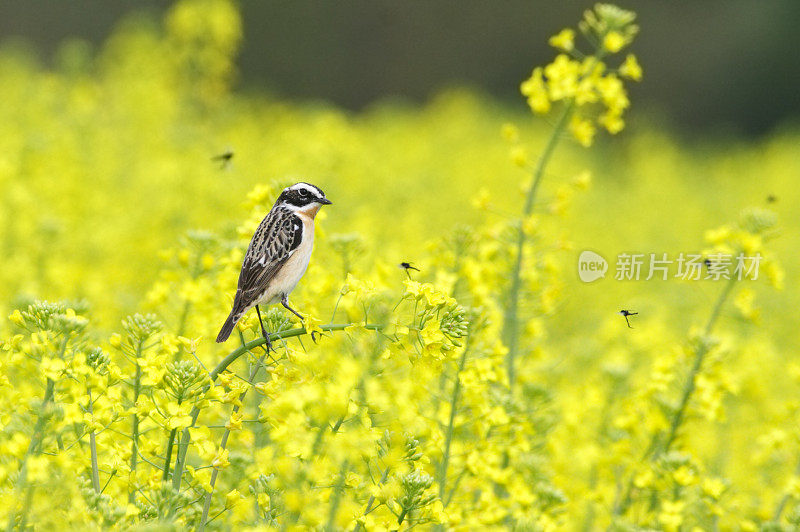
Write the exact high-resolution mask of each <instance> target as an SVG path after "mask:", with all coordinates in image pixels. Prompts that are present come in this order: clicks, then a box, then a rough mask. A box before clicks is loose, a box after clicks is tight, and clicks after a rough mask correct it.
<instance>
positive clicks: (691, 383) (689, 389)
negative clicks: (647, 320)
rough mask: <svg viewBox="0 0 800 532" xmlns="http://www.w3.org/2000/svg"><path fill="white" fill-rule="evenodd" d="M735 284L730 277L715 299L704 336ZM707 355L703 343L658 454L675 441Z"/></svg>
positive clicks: (666, 450) (709, 331)
mask: <svg viewBox="0 0 800 532" xmlns="http://www.w3.org/2000/svg"><path fill="white" fill-rule="evenodd" d="M735 284H736V278H735V277H731V279H730V280H729V281H728V282H727V283H726V284H725V288H723V289H722V293H721V294H720V295H719V297H718V298H717V302H716V304H715V305H714V310H712V311H711V317H709V319H708V323H707V324H706V328H705V330H704V332H703V335H704V336H708V335H710V334H711V331H712V330H713V329H714V325H715V324H716V323H717V320H718V319H719V314H720V312H721V311H722V306H723V305H724V304H725V301H726V300H727V299H728V296H729V295H730V293H731V291H732V290H733V286H734V285H735ZM707 354H708V347H707V344H706V343H705V342H703V343H702V344H701V345H700V347H699V348H698V349H697V353H696V354H695V357H694V364H692V371H691V372H690V373H689V379H688V380H687V381H686V386H685V387H684V389H683V393H682V394H681V402H680V404H679V406H678V411H677V412H675V417H673V418H672V423H671V424H670V427H669V433H668V435H667V439H666V440H665V441H664V448H663V449H662V450H661V453H660V454H664V453H666V452H668V451H669V449H670V447H671V446H672V443H673V442H674V441H675V437H676V436H677V434H678V429H679V428H680V426H681V424H682V423H683V419H684V417H685V415H686V407H687V406H688V405H689V399H691V397H692V394H693V393H694V388H695V381H696V380H697V374H698V373H700V369H701V368H702V367H703V360H705V357H706V355H707Z"/></svg>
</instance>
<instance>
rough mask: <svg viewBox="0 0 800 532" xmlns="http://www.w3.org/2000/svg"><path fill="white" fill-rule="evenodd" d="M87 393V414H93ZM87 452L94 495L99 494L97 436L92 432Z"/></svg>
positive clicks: (90, 398) (90, 399)
mask: <svg viewBox="0 0 800 532" xmlns="http://www.w3.org/2000/svg"><path fill="white" fill-rule="evenodd" d="M88 392H89V408H87V410H88V411H89V414H93V413H94V409H93V407H92V391H91V390H88ZM89 452H90V454H91V460H92V487H93V488H94V492H95V493H100V471H99V469H100V468H99V467H98V465H97V436H96V435H95V433H94V431H92V432H90V433H89Z"/></svg>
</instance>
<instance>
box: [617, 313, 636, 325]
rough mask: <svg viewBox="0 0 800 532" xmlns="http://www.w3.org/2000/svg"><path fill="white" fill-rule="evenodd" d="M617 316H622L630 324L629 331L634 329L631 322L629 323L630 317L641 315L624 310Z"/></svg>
mask: <svg viewBox="0 0 800 532" xmlns="http://www.w3.org/2000/svg"><path fill="white" fill-rule="evenodd" d="M617 314H619V315H620V316H623V317H624V318H625V323H627V324H628V328H629V329H633V327H631V322H629V321H628V316H636V315H637V314H639V313H638V312H633V311H630V310H625V309H623V310H620V311H619V312H618V313H617Z"/></svg>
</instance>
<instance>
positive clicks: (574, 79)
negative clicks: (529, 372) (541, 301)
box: [503, 4, 642, 385]
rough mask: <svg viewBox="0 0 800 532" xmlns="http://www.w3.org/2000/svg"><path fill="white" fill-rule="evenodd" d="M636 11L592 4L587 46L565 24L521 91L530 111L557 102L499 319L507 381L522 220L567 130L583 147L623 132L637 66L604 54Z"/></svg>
mask: <svg viewBox="0 0 800 532" xmlns="http://www.w3.org/2000/svg"><path fill="white" fill-rule="evenodd" d="M635 19H636V14H635V13H633V12H632V11H626V10H624V9H620V8H618V7H616V6H614V5H611V4H597V5H596V6H595V7H594V9H592V10H588V11H586V12H585V13H584V18H583V20H582V21H581V22H580V24H579V25H578V29H579V31H580V33H581V34H582V35H583V36H584V37H585V38H586V40H587V41H588V43H589V45H590V46H591V48H592V51H591V52H590V53H588V54H584V53H583V52H581V51H580V50H579V49H578V48H577V47H576V45H575V30H573V29H570V28H567V29H564V30H562V31H561V32H560V33H558V34H557V35H555V36H553V37H551V38H550V41H549V42H550V45H551V46H553V47H554V48H556V49H557V50H560V51H561V53H560V54H558V55H557V56H556V58H555V59H554V60H553V62H551V63H550V64H548V65H547V66H545V67H544V68H542V67H536V68H535V69H534V70H533V73H532V74H531V76H530V78H528V79H527V80H525V81H524V82H523V83H522V85H521V87H520V90H521V92H522V94H523V95H524V96H526V97H527V101H528V106H529V107H530V108H531V111H533V112H534V113H535V114H538V115H548V114H549V113H550V112H551V110H552V109H553V108H554V107H560V112H559V115H558V119H557V120H556V122H555V125H554V126H553V131H552V133H551V134H550V138H549V139H548V140H547V143H546V144H545V148H544V150H543V151H542V153H541V155H540V156H539V159H538V161H537V162H536V165H535V166H534V168H533V171H532V174H531V181H530V183H529V185H528V187H527V190H528V193H527V196H526V198H525V204H524V207H523V209H522V217H521V219H520V222H519V226H518V228H517V237H516V242H515V249H514V257H515V258H514V263H513V266H512V270H511V281H510V283H509V288H508V296H507V302H506V307H505V316H504V320H503V340H504V341H505V344H506V346H507V347H508V354H507V356H506V365H507V370H508V380H509V383H511V384H512V385H513V383H514V380H515V377H516V370H515V359H516V357H517V354H518V352H519V320H520V318H519V301H520V295H521V292H522V270H523V266H524V255H525V246H526V244H527V242H528V234H527V232H526V231H525V225H526V223H527V222H528V220H529V219H530V217H531V215H532V214H533V209H534V206H535V202H536V197H537V193H538V191H539V187H540V185H541V182H542V178H543V177H544V175H545V171H546V169H547V166H548V164H549V163H550V159H551V158H552V156H553V153H554V152H555V149H556V147H557V146H558V143H559V141H560V140H561V138H562V137H563V132H564V130H565V129H568V130H569V131H570V133H571V134H572V136H573V137H574V138H575V139H576V140H577V141H578V142H579V143H580V144H581V145H582V146H584V147H589V146H591V145H592V141H593V139H594V136H595V133H596V131H597V126H596V125H600V126H601V127H603V128H605V129H606V130H607V131H608V132H609V133H611V134H616V133H619V132H620V131H622V129H623V127H624V126H625V122H624V121H623V119H622V115H623V113H624V112H625V110H626V109H627V108H628V107H629V106H630V101H629V100H628V96H627V93H626V91H625V85H624V83H623V81H622V80H623V79H630V80H635V81H638V80H639V79H641V76H642V70H641V67H639V64H638V62H637V61H636V56H634V55H632V54H629V55H628V56H627V57H626V58H625V60H624V62H622V64H621V65H619V66H618V67H617V68H616V69H612V68H609V67H608V65H607V64H606V63H605V62H604V59H605V58H606V56H611V55H614V54H617V53H619V52H620V51H622V50H623V49H624V48H625V47H626V46H628V45H629V44H630V43H631V42H632V41H633V38H634V37H635V36H636V33H637V32H638V27H637V26H636V25H635V24H634V23H633V22H634V20H635Z"/></svg>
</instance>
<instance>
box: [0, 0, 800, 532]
mask: <svg viewBox="0 0 800 532" xmlns="http://www.w3.org/2000/svg"><path fill="white" fill-rule="evenodd" d="M564 23H565V25H566V26H568V27H567V28H566V29H565V30H564V31H561V32H560V33H558V34H557V35H554V36H553V37H552V39H551V40H550V44H551V46H552V47H553V58H552V61H551V62H549V63H548V64H546V65H531V74H530V76H529V77H528V79H521V80H520V81H521V86H520V91H521V96H520V98H521V100H520V101H525V102H527V106H528V109H529V111H530V112H523V111H521V110H520V109H517V108H509V107H506V106H503V105H501V104H499V103H497V102H495V101H493V100H491V99H489V98H487V97H485V96H482V95H480V94H477V93H475V92H471V91H469V90H466V89H462V90H458V89H453V90H451V91H448V92H445V93H442V94H440V95H439V96H438V97H436V98H434V99H433V100H432V101H430V102H429V103H427V104H426V105H424V106H422V107H413V106H410V105H409V106H405V105H401V104H397V103H386V104H383V105H378V106H376V107H374V108H371V109H370V110H368V111H365V112H362V113H359V114H351V113H347V112H345V111H342V110H340V109H337V108H334V107H331V106H326V105H323V104H319V103H314V104H311V103H308V104H303V103H288V102H285V101H281V100H278V99H275V98H273V97H271V96H269V95H265V94H253V93H244V92H239V91H236V90H234V89H232V84H233V81H234V79H235V69H234V64H235V54H236V51H237V49H238V47H239V45H240V41H241V39H242V38H243V36H242V30H241V20H240V14H239V12H238V10H237V8H236V5H235V4H234V3H233V2H230V1H228V0H182V1H180V2H177V3H176V4H175V5H174V6H173V7H172V8H171V9H170V11H169V12H168V14H167V16H166V18H165V20H163V21H160V22H159V23H158V24H156V23H152V24H150V23H146V22H143V21H142V20H139V19H137V20H131V21H129V22H127V23H125V24H123V25H122V26H121V27H119V28H118V29H117V30H116V31H115V33H114V34H113V35H112V36H111V37H110V38H109V40H108V41H107V42H106V43H105V44H104V45H103V46H102V47H101V48H99V49H91V48H90V47H89V45H87V44H86V43H84V42H82V41H67V42H65V43H63V45H62V47H61V49H60V51H59V53H58V55H57V61H56V64H55V65H53V66H52V67H50V66H48V67H45V66H43V65H41V64H38V63H37V62H36V60H34V59H32V58H31V57H30V56H29V55H27V54H26V53H25V52H23V51H20V50H18V49H15V48H10V47H7V48H5V49H2V50H0V146H2V149H0V246H2V249H3V252H4V253H3V256H4V261H3V267H2V268H0V294H1V295H2V297H0V311H2V314H3V315H4V316H8V319H7V320H4V321H3V322H2V324H0V354H1V355H0V405H2V408H1V409H0V490H2V495H3V496H2V498H1V499H0V518H2V520H3V521H2V522H3V523H4V525H5V526H6V529H7V530H72V529H75V530H101V529H134V530H138V529H142V530H162V529H163V530H172V529H174V530H185V529H197V530H203V529H205V530H308V529H313V530H407V529H410V528H415V527H417V528H421V529H424V530H428V529H433V530H484V529H488V530H603V529H605V530H626V531H627V530H653V529H655V530H671V531H678V530H687V531H689V530H691V531H694V530H795V529H797V528H798V527H800V438H799V436H800V432H799V431H798V421H800V359H797V357H796V356H795V355H796V353H795V351H796V346H797V341H796V339H797V330H796V323H797V316H796V314H797V313H796V312H795V309H797V308H798V307H799V306H800V289H798V287H797V286H796V285H795V284H794V280H795V279H797V278H798V275H800V271H798V269H799V266H800V263H798V261H797V260H796V259H795V256H794V253H795V252H796V250H797V249H799V248H800V236H798V234H797V231H796V221H797V220H798V219H800V208H799V207H798V205H800V189H799V188H798V187H797V186H795V181H796V178H797V176H798V175H800V157H798V156H797V153H798V152H797V146H798V144H800V132H798V131H795V130H791V129H789V128H787V129H784V130H781V131H778V132H775V133H773V134H772V135H771V136H770V137H769V138H766V139H764V140H760V141H757V142H745V141H739V140H719V139H708V140H705V141H697V140H695V141H693V142H689V141H687V140H684V139H681V138H680V137H679V136H678V135H676V134H674V133H673V132H671V131H670V130H668V129H667V128H665V127H664V126H663V125H661V124H660V123H659V122H658V121H656V120H655V119H654V118H648V115H646V114H639V113H638V112H637V111H638V109H637V102H636V101H635V99H633V98H630V97H629V96H628V88H629V87H630V86H631V85H632V84H635V83H637V82H638V81H639V80H640V79H642V78H643V77H644V78H646V76H647V65H646V64H641V65H640V64H639V61H638V60H637V58H636V55H635V54H636V40H635V37H636V34H637V31H639V28H637V26H636V23H635V14H634V13H632V12H629V11H624V10H621V9H619V8H615V7H613V6H610V5H603V4H598V5H597V6H596V7H595V8H594V9H592V10H590V11H587V13H586V14H585V16H584V18H583V19H582V20H581V21H580V22H579V23H578V21H564ZM641 31H647V29H646V28H642V29H641ZM224 154H228V156H227V157H220V156H221V155H224ZM297 181H308V182H312V183H314V184H316V185H318V186H319V187H320V188H322V189H323V190H324V191H325V193H326V194H327V196H328V197H329V198H330V199H331V200H332V201H333V205H331V206H330V207H326V208H325V209H323V211H322V213H321V214H320V215H319V216H318V218H317V230H316V231H317V235H316V249H315V251H314V256H313V257H312V260H311V265H310V267H309V269H308V271H307V273H306V275H305V277H304V278H303V280H302V281H301V283H300V285H299V286H298V288H297V290H295V291H294V292H293V293H292V302H293V305H294V307H295V308H297V309H298V310H299V311H300V312H301V313H302V314H304V315H306V316H307V319H306V320H304V321H303V322H300V321H299V320H298V319H297V318H295V317H294V316H293V315H292V314H290V313H288V312H286V311H284V309H283V308H282V307H280V306H275V307H273V308H271V309H270V310H269V311H268V312H267V313H266V315H265V319H264V322H265V327H266V328H267V330H268V331H270V332H271V333H272V335H271V336H272V342H273V343H274V344H275V346H276V351H274V352H272V353H269V354H268V353H267V352H266V350H265V349H264V347H263V345H264V343H265V341H264V339H263V337H262V335H261V328H260V325H259V323H258V319H257V317H256V316H255V313H253V312H251V313H248V314H247V316H246V317H245V318H244V319H243V320H242V322H240V324H239V326H238V327H237V329H235V330H234V334H233V335H232V336H231V339H230V340H229V341H228V342H226V343H224V344H217V343H215V342H214V338H215V337H216V335H217V332H218V330H219V328H220V326H221V325H222V323H223V321H224V319H225V316H226V315H227V313H228V312H229V310H230V305H231V302H232V297H233V294H234V292H235V289H236V282H237V276H238V273H239V268H240V266H241V262H242V258H243V254H244V251H245V249H246V247H247V244H248V242H249V240H250V237H251V236H252V234H253V231H254V230H255V228H256V226H257V225H258V223H259V222H260V221H261V219H262V218H263V217H264V216H265V215H266V213H267V212H268V211H269V209H270V208H271V206H272V204H273V202H274V201H275V198H276V197H277V196H278V194H279V193H280V191H281V189H282V188H283V187H285V186H287V185H289V184H292V183H295V182H297ZM584 251H592V252H594V253H596V254H599V255H600V256H601V257H602V258H604V259H605V260H606V261H607V263H608V269H607V271H606V273H605V277H604V278H600V279H596V280H593V281H591V282H584V281H583V280H582V277H581V275H582V273H581V271H580V270H579V257H580V256H581V253H582V252H584ZM637 254H638V255H641V256H642V258H643V259H644V260H645V263H644V265H643V266H642V275H641V277H640V278H639V279H638V280H636V279H624V278H620V277H625V275H624V274H625V272H624V271H623V270H622V269H621V266H620V264H621V263H622V262H621V261H622V260H623V259H622V258H623V257H630V256H631V255H637ZM651 254H653V256H654V257H657V258H662V257H669V258H670V260H671V261H672V262H670V263H669V268H670V270H669V272H665V275H666V274H667V273H668V274H669V275H666V277H667V278H666V280H664V278H662V276H661V273H656V274H655V275H653V276H652V277H653V278H651V279H649V280H646V279H645V277H647V276H648V274H649V272H648V264H652V260H653V258H654V257H651ZM688 255H694V256H695V257H697V259H698V260H697V261H696V266H697V270H696V273H697V274H698V276H699V277H700V278H699V279H698V280H693V279H692V278H682V277H680V276H677V275H676V272H677V271H678V270H677V268H678V267H679V265H678V263H677V260H675V259H677V258H678V257H679V256H688ZM739 255H742V256H746V257H758V258H759V261H760V262H759V263H758V266H759V267H758V271H757V272H756V271H753V270H749V271H745V272H743V273H742V274H741V275H738V276H737V275H736V274H735V272H734V270H733V267H734V266H735V265H736V257H737V256H739ZM726 257H727V258H731V260H732V263H731V264H730V266H731V269H730V272H732V273H731V275H728V276H727V277H729V278H725V277H726V276H725V275H719V274H717V275H715V274H714V272H715V271H717V272H718V273H719V268H720V267H721V266H722V265H723V262H724V261H725V258H726ZM401 262H410V263H411V264H412V265H413V266H415V267H416V268H418V269H419V271H414V270H408V271H405V270H404V269H403V268H401V267H399V266H398V265H399V264H400V263H401ZM628 273H630V272H628ZM740 273H741V272H740ZM684 277H686V276H684ZM715 277H716V278H715ZM620 310H630V311H631V312H632V313H635V314H631V315H630V316H622V315H620V314H619V312H620ZM626 321H629V322H630V327H629V326H628V325H627V324H626ZM312 332H314V333H315V335H314V338H313V339H312V335H311V334H310V333H312Z"/></svg>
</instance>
